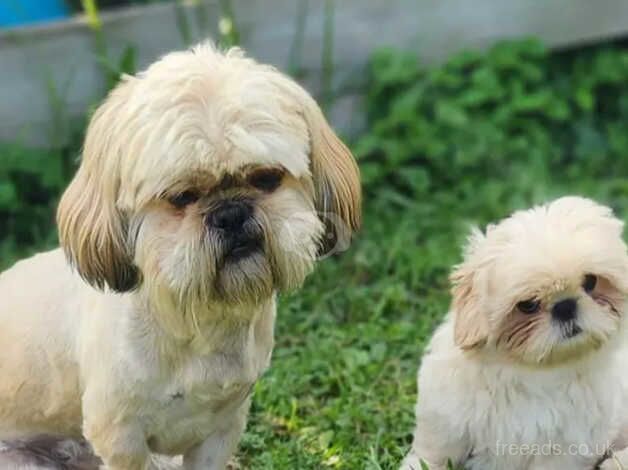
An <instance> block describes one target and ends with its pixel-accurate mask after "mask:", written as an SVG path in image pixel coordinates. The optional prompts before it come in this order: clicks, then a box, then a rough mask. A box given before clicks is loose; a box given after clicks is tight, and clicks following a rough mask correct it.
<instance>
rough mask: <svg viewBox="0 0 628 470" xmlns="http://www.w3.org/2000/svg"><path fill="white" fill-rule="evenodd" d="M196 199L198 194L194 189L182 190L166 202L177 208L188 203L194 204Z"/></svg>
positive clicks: (181, 207)
mask: <svg viewBox="0 0 628 470" xmlns="http://www.w3.org/2000/svg"><path fill="white" fill-rule="evenodd" d="M196 201H198V194H196V193H195V192H194V191H183V192H182V193H179V194H177V195H176V196H172V197H170V198H169V199H168V202H169V203H170V204H172V205H173V206H174V207H176V208H177V209H183V208H184V207H187V206H189V205H190V204H194V203H195V202H196Z"/></svg>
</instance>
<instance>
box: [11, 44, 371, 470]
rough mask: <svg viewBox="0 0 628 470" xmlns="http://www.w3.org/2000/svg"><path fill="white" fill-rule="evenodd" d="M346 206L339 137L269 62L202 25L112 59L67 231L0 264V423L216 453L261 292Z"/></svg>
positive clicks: (289, 271) (258, 358) (345, 165)
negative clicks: (55, 244)
mask: <svg viewBox="0 0 628 470" xmlns="http://www.w3.org/2000/svg"><path fill="white" fill-rule="evenodd" d="M359 222H360V183H359V174H358V169H357V166H356V163H355V161H354V159H353V157H352V155H351V153H350V152H349V151H348V149H347V148H346V147H345V145H343V143H342V142H341V141H340V140H339V139H338V137H337V136H336V135H335V134H334V132H333V131H332V130H331V128H330V127H329V125H328V123H327V122H326V120H325V118H324V117H323V114H322V113H321V110H320V109H319V107H318V106H317V105H316V103H315V102H314V100H313V99H312V98H311V97H310V96H309V95H308V94H307V93H306V92H305V91H304V90H303V89H302V88H301V87H300V86H299V85H297V84H296V83H295V82H294V81H292V80H291V79H289V78H288V77H286V76H284V75H282V74H281V73H279V72H278V71H277V70H275V69H274V68H272V67H270V66H266V65H260V64H258V63H256V62H255V61H253V60H251V59H249V58H246V57H245V56H244V55H243V54H242V52H241V51H239V50H231V51H229V52H227V53H224V54H223V53H221V52H219V51H217V50H216V49H214V48H213V47H212V46H211V45H208V44H205V45H200V46H197V47H195V48H193V49H192V50H190V51H186V52H175V53H172V54H169V55H167V56H165V57H164V58H162V59H161V60H159V61H158V62H156V63H154V64H153V65H151V66H150V67H149V68H148V69H147V70H146V71H144V72H143V73H140V74H138V75H137V76H135V77H130V76H128V77H125V78H124V79H123V80H122V82H121V83H120V84H119V85H118V86H117V87H116V88H115V89H114V90H113V91H112V92H111V93H110V94H109V96H108V97H107V99H106V100H105V101H104V103H103V104H102V105H101V106H100V107H99V108H98V109H97V111H96V112H95V114H94V115H93V117H92V119H91V123H90V125H89V128H88V130H87V135H86V139H85V145H84V150H83V155H82V162H81V165H80V168H79V170H78V172H77V174H76V176H75V178H74V180H73V181H72V183H71V184H70V186H69V187H68V189H67V191H66V192H65V194H64V195H63V198H62V200H61V202H60V205H59V211H58V225H59V232H60V240H61V246H62V248H63V250H61V249H59V250H54V251H51V252H48V253H44V254H40V255H37V256H34V257H33V258H30V259H28V260H25V261H22V262H20V263H18V264H17V265H15V266H14V267H13V268H11V269H10V270H8V271H6V272H5V273H3V274H2V275H1V277H0V299H1V302H0V325H2V327H1V328H0V439H5V442H6V440H10V439H23V438H28V437H29V436H36V435H42V434H44V435H61V436H70V437H72V436H75V437H78V436H81V435H84V436H85V437H86V438H87V439H88V441H89V442H90V443H91V445H92V446H93V448H94V450H95V452H96V454H97V455H98V456H99V457H100V458H101V459H102V461H103V462H104V465H105V467H106V468H107V469H109V470H141V469H145V468H149V467H151V465H152V464H151V463H150V462H152V461H153V460H152V457H151V454H152V453H157V454H166V455H177V454H182V455H183V466H184V468H186V469H210V470H211V469H223V468H225V466H226V464H227V461H228V459H229V458H230V456H231V454H232V453H233V451H234V449H235V447H236V444H237V442H238V440H239V437H240V435H241V434H242V431H243V429H244V426H245V421H246V415H247V410H248V408H249V397H250V394H251V390H252V387H253V385H254V384H255V381H256V380H257V379H258V378H259V376H260V374H261V373H262V372H263V371H264V369H265V368H266V367H267V366H268V364H269V361H270V356H271V351H272V348H273V327H274V321H275V310H276V294H277V293H278V292H281V291H285V290H288V289H292V288H295V287H298V286H299V285H300V284H301V283H302V282H303V280H304V278H305V277H306V275H307V274H308V273H310V271H311V270H312V268H313V265H314V263H315V260H316V259H317V257H318V256H320V254H321V253H328V252H329V250H333V246H334V245H336V246H337V245H343V244H345V246H346V241H347V240H348V239H349V238H350V235H351V233H352V232H353V231H354V230H355V229H356V228H357V227H358V225H359ZM0 447H1V446H0Z"/></svg>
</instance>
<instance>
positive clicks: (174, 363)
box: [119, 305, 274, 454]
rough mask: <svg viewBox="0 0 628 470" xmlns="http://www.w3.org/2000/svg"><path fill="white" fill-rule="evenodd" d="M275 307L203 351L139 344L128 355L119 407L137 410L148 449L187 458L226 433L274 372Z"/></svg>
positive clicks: (222, 334) (218, 335) (219, 332)
mask: <svg viewBox="0 0 628 470" xmlns="http://www.w3.org/2000/svg"><path fill="white" fill-rule="evenodd" d="M273 325H274V305H273V307H271V308H269V309H267V310H265V311H263V312H260V313H259V314H258V315H256V317H255V318H254V319H253V321H252V322H251V323H250V324H249V325H248V326H247V325H242V326H238V327H236V328H229V329H228V330H221V329H220V328H218V329H217V331H215V333H216V338H219V340H218V339H216V338H214V340H212V341H209V342H208V343H206V344H205V345H204V346H205V348H206V349H205V350H203V348H200V349H199V348H194V347H190V348H184V347H183V348H182V347H177V348H175V349H176V351H174V352H173V351H170V352H167V353H163V351H162V353H161V354H159V353H158V352H157V351H158V350H159V349H160V348H155V347H152V348H151V347H149V346H147V345H142V344H141V343H139V344H138V343H137V342H135V341H134V347H133V348H132V349H133V352H130V353H129V350H128V349H127V353H126V354H125V355H124V360H126V361H128V362H127V364H126V366H125V367H126V368H127V374H125V376H127V377H129V376H131V377H134V378H133V379H131V380H129V382H127V383H126V384H124V385H122V384H120V385H121V386H120V388H119V402H120V403H121V404H123V405H124V406H125V407H127V408H128V409H129V410H133V409H134V410H136V413H137V419H138V420H139V423H140V425H141V427H142V430H143V432H144V435H145V437H146V441H147V443H148V446H149V447H150V449H151V450H152V451H153V452H157V453H163V454H180V453H184V452H185V451H187V450H188V449H190V448H191V447H193V446H194V445H195V444H199V443H200V442H202V441H203V440H204V439H205V438H206V437H207V436H208V435H210V434H212V433H214V432H221V431H222V430H223V429H222V428H224V425H225V423H230V422H231V421H232V416H233V415H234V414H235V413H237V412H238V411H239V409H240V408H241V407H242V406H246V407H248V398H249V396H250V395H251V392H252V390H253V387H254V385H255V382H256V381H257V379H258V378H259V377H260V375H261V374H262V373H263V371H264V370H265V369H266V368H267V367H268V365H269V363H270V356H271V351H272V347H273V338H272V337H273Z"/></svg>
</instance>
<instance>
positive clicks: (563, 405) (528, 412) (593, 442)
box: [465, 374, 623, 470]
mask: <svg viewBox="0 0 628 470" xmlns="http://www.w3.org/2000/svg"><path fill="white" fill-rule="evenodd" d="M599 378H600V379H601V378H602V376H600V377H599ZM591 379H592V380H591ZM537 380H539V379H537ZM504 382H505V383H503V384H501V385H502V386H499V384H498V386H496V387H493V388H491V386H490V385H489V386H487V388H486V389H479V390H476V391H475V393H474V399H473V402H474V403H473V405H472V409H471V410H468V411H470V412H471V414H472V416H473V418H472V419H470V420H469V428H468V429H469V435H470V436H471V447H472V449H471V455H470V457H469V459H468V460H467V462H466V465H465V468H467V469H472V470H476V469H477V470H479V469H483V470H490V469H494V470H498V469H504V470H505V469H523V468H538V469H545V470H550V469H555V470H560V469H565V468H573V469H576V468H593V466H594V465H595V463H596V462H598V461H600V460H601V459H602V457H603V456H604V454H605V453H606V452H607V450H608V449H610V448H612V447H613V445H614V442H613V441H614V439H615V438H616V436H617V435H618V434H619V426H620V422H621V420H622V418H623V417H622V416H621V414H620V410H621V401H622V391H621V390H620V389H619V388H618V385H619V384H618V383H612V379H611V380H600V381H599V382H598V381H596V378H595V377H578V376H577V375H575V374H574V376H573V377H572V378H571V380H570V379H567V380H566V381H565V382H562V381H556V383H554V384H551V383H539V381H537V382H536V383H535V382H534V377H533V374H531V376H530V377H528V380H526V379H525V378H523V379H522V380H518V379H517V378H514V377H507V378H504ZM540 382H542V380H540ZM491 385H495V384H494V383H493V384H491Z"/></svg>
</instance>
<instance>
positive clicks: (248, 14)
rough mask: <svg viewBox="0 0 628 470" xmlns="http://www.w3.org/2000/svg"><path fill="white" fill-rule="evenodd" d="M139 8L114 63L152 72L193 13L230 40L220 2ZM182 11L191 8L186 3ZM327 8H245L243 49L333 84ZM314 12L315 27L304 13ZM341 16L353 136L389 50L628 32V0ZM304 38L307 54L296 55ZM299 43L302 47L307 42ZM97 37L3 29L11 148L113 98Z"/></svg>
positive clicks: (459, 5)
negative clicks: (367, 89) (326, 67)
mask: <svg viewBox="0 0 628 470" xmlns="http://www.w3.org/2000/svg"><path fill="white" fill-rule="evenodd" d="M182 4H183V5H187V6H185V7H181V6H179V7H176V6H175V4H173V3H165V4H153V5H150V6H146V7H134V8H129V9H124V10H119V11H114V12H110V13H107V14H104V15H103V23H104V33H105V36H106V45H107V50H108V55H109V56H110V57H113V58H119V57H120V55H121V54H122V51H123V50H124V48H125V47H126V46H127V45H129V44H132V45H134V46H135V48H136V51H137V53H138V62H139V65H140V67H144V66H146V65H147V64H148V63H150V62H151V61H153V60H155V59H156V58H157V57H159V56H160V55H161V54H163V53H165V52H167V51H169V50H172V49H177V48H182V47H185V40H184V37H183V36H184V35H183V34H182V29H181V28H180V26H178V24H180V23H178V20H177V18H181V16H180V15H181V14H182V15H183V16H184V17H185V18H186V21H187V24H188V25H189V27H190V37H191V39H192V40H194V41H196V40H199V39H202V38H206V37H214V38H215V37H218V26H217V25H218V21H219V19H220V17H221V16H222V12H221V8H220V4H219V1H218V0H204V1H200V2H190V1H187V2H184V3H182ZM182 4H181V3H180V4H179V5H182ZM325 5H326V1H325V0H233V6H234V10H235V18H236V22H237V26H238V29H239V30H240V31H241V36H242V43H243V46H244V47H245V48H246V49H247V50H248V51H249V53H250V55H252V56H254V57H256V58H257V59H259V60H261V61H264V62H269V63H272V64H274V65H276V66H278V67H280V68H282V69H284V70H288V69H290V68H291V65H292V66H294V65H295V63H294V62H295V60H294V59H298V61H299V62H300V66H301V69H302V71H303V74H299V76H300V77H301V78H300V79H301V80H302V81H303V82H304V83H305V85H306V86H307V87H308V88H309V89H310V90H312V92H313V93H315V94H318V93H320V91H321V83H322V81H323V75H324V74H323V73H322V69H323V66H322V61H321V57H322V55H323V54H322V48H323V42H324V41H323V34H324V33H323V31H324V23H325V18H326V15H325ZM304 7H307V16H306V21H305V23H303V24H302V26H304V28H303V29H302V30H301V29H300V28H299V22H298V18H299V11H301V10H300V9H301V8H304ZM334 10H335V11H334V16H333V31H334V40H333V57H334V63H333V68H334V73H333V88H334V89H335V91H336V94H339V95H341V96H342V97H341V98H339V99H338V100H336V101H335V102H334V106H333V108H332V109H331V110H330V115H331V119H332V122H333V123H334V124H335V125H336V126H337V127H339V128H340V129H341V130H343V131H345V132H351V131H352V130H355V129H356V128H359V127H360V125H361V123H362V119H361V111H360V99H359V93H358V90H359V86H360V84H361V82H362V80H363V77H364V74H363V73H362V71H363V68H364V65H365V63H366V61H367V59H368V56H369V53H370V52H371V51H372V50H373V49H374V48H377V47H382V46H394V47H399V48H406V49H412V50H416V51H417V54H418V55H419V56H420V57H421V58H422V59H424V61H425V62H428V63H429V62H434V61H438V60H440V59H442V58H444V57H446V56H448V55H449V54H451V53H452V52H455V51H457V50H460V49H463V48H483V47H486V46H489V45H490V44H492V43H494V42H495V41H496V40H499V39H502V38H508V37H520V36H530V35H534V36H538V37H540V38H541V39H542V40H544V41H545V42H546V43H547V44H549V45H550V46H554V47H564V46H567V45H572V44H577V43H583V42H591V41H596V40H599V39H604V38H609V37H614V36H618V35H622V34H625V33H626V32H628V1H626V0H336V1H335V2H334ZM297 30H298V31H300V32H301V34H302V36H301V37H302V47H301V48H297V49H296V50H295V49H294V44H295V38H297V37H299V34H298V33H297ZM297 44H298V41H297ZM93 46H94V36H93V33H92V31H90V29H89V28H88V27H87V25H86V24H85V21H84V20H83V19H81V18H77V19H73V20H71V21H67V22H63V23H58V24H49V25H45V26H37V27H31V28H22V29H16V30H5V31H0V141H7V140H21V141H24V142H27V143H30V144H36V145H49V144H50V142H54V143H57V144H58V143H60V142H63V141H64V140H65V139H67V129H66V124H67V121H68V119H69V118H71V117H72V116H77V115H81V114H82V113H84V112H85V110H86V109H87V108H88V107H89V106H91V105H93V104H94V103H96V102H98V100H99V99H100V98H101V97H102V94H103V90H104V83H103V77H102V73H101V69H100V65H99V62H98V60H97V57H96V55H95V53H94V47H93Z"/></svg>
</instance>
